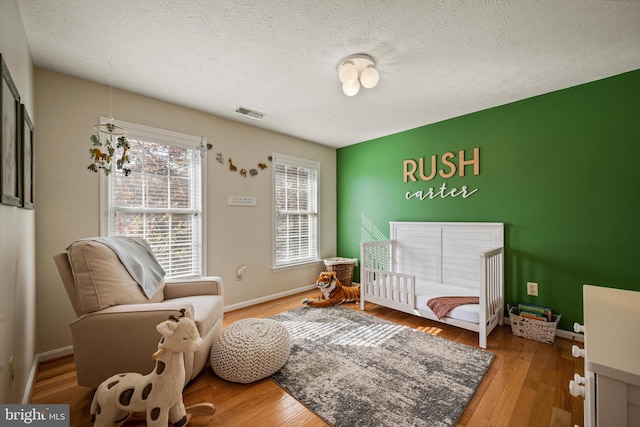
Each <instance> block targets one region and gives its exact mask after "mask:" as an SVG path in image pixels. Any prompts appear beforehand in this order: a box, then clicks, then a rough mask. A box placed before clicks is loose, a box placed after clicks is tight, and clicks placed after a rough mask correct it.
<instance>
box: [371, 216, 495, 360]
mask: <svg viewBox="0 0 640 427" xmlns="http://www.w3.org/2000/svg"><path fill="white" fill-rule="evenodd" d="M389 224H390V239H389V240H381V241H374V242H364V243H362V244H361V251H360V260H361V264H360V285H361V291H360V292H361V303H360V304H361V308H362V310H365V307H366V302H367V301H368V302H372V303H375V304H379V305H382V306H385V307H389V308H393V309H395V310H399V311H403V312H406V313H410V314H414V315H417V316H421V317H425V318H428V319H431V320H435V321H438V322H443V323H446V324H450V325H454V326H457V327H460V328H464V329H468V330H471V331H475V332H478V334H479V346H480V347H482V348H486V347H487V336H488V335H489V334H490V333H491V331H492V330H493V329H494V328H495V326H496V325H498V324H499V325H502V323H503V318H504V224H502V223H484V222H390V223H389ZM440 296H477V297H479V304H465V305H461V306H458V307H455V308H454V309H452V310H451V311H450V312H449V313H448V314H447V315H446V316H445V317H443V318H442V319H439V318H438V316H436V315H435V313H434V312H433V311H431V309H430V308H429V307H428V306H427V301H428V300H429V299H431V298H436V297H440Z"/></svg>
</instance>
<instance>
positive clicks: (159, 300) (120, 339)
mask: <svg viewBox="0 0 640 427" xmlns="http://www.w3.org/2000/svg"><path fill="white" fill-rule="evenodd" d="M151 256H153V255H152V254H151ZM53 258H54V261H55V263H56V266H57V268H58V271H59V273H60V277H61V278H62V282H63V283H64V286H65V289H66V291H67V294H68V296H69V299H70V301H71V305H72V306H73V309H74V311H75V313H76V315H77V316H78V317H77V319H76V320H75V321H73V322H72V323H71V324H70V329H71V337H72V343H73V352H74V357H75V363H76V371H77V376H78V384H80V385H83V386H87V387H92V388H95V387H97V386H98V385H99V384H100V383H101V382H102V381H104V380H105V379H106V378H108V377H110V376H111V375H114V374H117V373H121V372H139V373H142V374H147V373H149V372H151V370H152V369H153V367H154V362H153V361H152V359H151V355H152V354H153V353H155V352H156V350H157V348H158V341H159V340H160V338H161V335H160V333H158V332H157V331H156V325H158V324H159V323H161V322H163V321H165V320H167V319H168V318H169V316H171V315H174V316H178V315H179V314H180V310H183V309H184V310H185V313H186V316H187V317H189V318H191V319H193V320H194V321H195V323H196V326H197V328H198V331H199V332H200V336H201V337H202V339H203V340H204V342H203V344H202V346H201V347H200V349H199V350H198V351H197V352H196V353H187V354H185V370H186V382H188V381H190V380H191V379H193V378H195V376H196V375H198V373H200V371H201V370H202V369H203V368H204V367H205V365H206V364H207V362H208V361H209V351H210V349H211V344H212V342H213V341H214V339H215V338H216V337H217V335H218V334H220V333H221V331H222V317H223V307H224V301H223V284H222V279H221V278H220V277H206V278H202V279H199V280H186V281H176V282H168V283H165V281H164V279H162V280H161V281H160V282H159V283H158V285H157V288H156V289H155V290H154V292H153V294H152V295H151V297H148V296H147V295H145V291H143V290H142V289H141V286H139V283H138V282H136V281H135V280H134V279H133V277H132V275H131V274H130V273H129V270H127V268H125V266H124V265H123V263H122V262H121V260H120V258H119V257H118V255H117V254H116V252H114V250H113V249H112V248H111V247H109V246H107V245H105V244H103V243H100V242H98V241H94V240H91V239H87V240H79V241H77V242H74V243H73V244H72V245H71V246H69V248H68V249H67V252H63V253H59V254H56V255H54V257H53Z"/></svg>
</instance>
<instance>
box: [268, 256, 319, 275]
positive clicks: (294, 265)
mask: <svg viewBox="0 0 640 427" xmlns="http://www.w3.org/2000/svg"><path fill="white" fill-rule="evenodd" d="M320 263H322V260H321V259H317V260H313V261H303V262H297V263H292V264H287V265H279V266H277V267H275V266H274V267H271V271H273V272H278V271H282V270H291V269H292V268H300V267H308V266H311V265H314V264H320Z"/></svg>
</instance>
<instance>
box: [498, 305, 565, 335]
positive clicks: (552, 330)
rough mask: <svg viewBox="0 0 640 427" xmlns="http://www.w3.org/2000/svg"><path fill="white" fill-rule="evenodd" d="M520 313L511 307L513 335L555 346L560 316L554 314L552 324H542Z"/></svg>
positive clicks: (510, 318) (510, 316)
mask: <svg viewBox="0 0 640 427" xmlns="http://www.w3.org/2000/svg"><path fill="white" fill-rule="evenodd" d="M518 313H519V312H518V308H517V307H511V309H510V310H509V322H510V323H511V332H512V333H513V335H516V336H518V337H523V338H528V339H530V340H536V341H540V342H544V343H547V344H553V341H554V340H555V338H556V329H557V328H558V322H560V317H561V315H560V314H553V315H552V316H551V322H541V321H540V320H533V319H527V318H526V317H522V316H520V315H519V314H518Z"/></svg>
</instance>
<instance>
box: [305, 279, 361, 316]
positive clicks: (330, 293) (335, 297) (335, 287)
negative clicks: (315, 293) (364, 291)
mask: <svg viewBox="0 0 640 427" xmlns="http://www.w3.org/2000/svg"><path fill="white" fill-rule="evenodd" d="M316 285H317V286H318V289H320V296H319V297H318V298H303V299H302V304H304V305H305V306H307V307H330V306H332V305H336V304H342V303H344V302H357V301H360V285H355V286H342V283H340V280H338V278H337V277H336V272H335V271H323V272H322V273H320V276H318V280H317V281H316Z"/></svg>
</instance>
